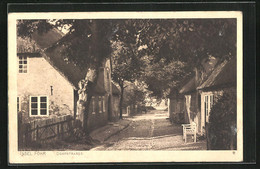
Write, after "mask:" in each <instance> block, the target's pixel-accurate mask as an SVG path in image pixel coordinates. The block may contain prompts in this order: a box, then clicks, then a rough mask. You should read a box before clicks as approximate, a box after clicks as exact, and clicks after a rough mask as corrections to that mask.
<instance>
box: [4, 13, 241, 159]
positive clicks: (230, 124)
mask: <svg viewBox="0 0 260 169" xmlns="http://www.w3.org/2000/svg"><path fill="white" fill-rule="evenodd" d="M242 22H243V19H242V12H239V11H214V12H211V11H207V12H204V11H200V12H192V11H186V12H48V13H47V12H46V13H44V12H43V13H40V12H38V13H29V12H27V13H9V14H8V99H9V100H8V106H9V108H8V110H9V112H8V119H9V121H8V137H9V140H8V146H9V147H8V150H9V153H8V155H9V157H8V158H9V163H10V164H36V163H37V164H39V163H62V164H64V163H73V164H75V163H114V162H120V163H121V162H242V161H243V95H242V94H243V56H242V53H243V52H242V50H243V48H242V46H243V45H242Z"/></svg>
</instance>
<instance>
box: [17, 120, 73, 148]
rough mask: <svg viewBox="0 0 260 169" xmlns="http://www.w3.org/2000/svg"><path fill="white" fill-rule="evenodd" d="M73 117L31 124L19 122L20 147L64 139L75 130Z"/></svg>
mask: <svg viewBox="0 0 260 169" xmlns="http://www.w3.org/2000/svg"><path fill="white" fill-rule="evenodd" d="M73 123H74V119H73V117H72V116H70V115H67V116H61V117H55V118H50V119H40V120H36V121H33V122H30V123H24V124H23V123H22V122H21V120H19V121H18V126H19V128H18V146H19V148H23V147H30V146H31V145H32V144H33V143H37V144H38V143H39V144H42V143H45V142H47V141H52V140H56V139H63V138H64V137H66V136H68V135H69V133H70V132H71V131H72V130H73Z"/></svg>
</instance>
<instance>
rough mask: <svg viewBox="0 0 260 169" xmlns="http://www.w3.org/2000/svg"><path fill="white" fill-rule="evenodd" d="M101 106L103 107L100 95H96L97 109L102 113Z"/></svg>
mask: <svg viewBox="0 0 260 169" xmlns="http://www.w3.org/2000/svg"><path fill="white" fill-rule="evenodd" d="M102 108H103V106H102V96H98V111H99V113H103V112H102Z"/></svg>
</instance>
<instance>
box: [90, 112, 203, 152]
mask: <svg viewBox="0 0 260 169" xmlns="http://www.w3.org/2000/svg"><path fill="white" fill-rule="evenodd" d="M167 117H168V113H167V111H162V110H152V111H149V112H148V113H147V114H139V115H136V116H134V117H131V118H129V120H131V123H130V125H129V126H128V127H127V128H126V129H124V130H123V131H121V132H119V133H118V134H116V135H114V136H112V137H110V138H109V139H108V140H106V141H105V142H104V144H102V145H100V146H97V147H95V148H93V149H91V150H92V151H97V150H203V149H206V143H205V140H202V141H198V142H197V143H193V142H192V140H191V138H190V140H188V142H187V143H184V141H183V140H182V127H181V125H180V124H171V123H170V121H169V120H168V119H167Z"/></svg>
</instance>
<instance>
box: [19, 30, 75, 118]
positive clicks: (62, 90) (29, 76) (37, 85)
mask: <svg viewBox="0 0 260 169" xmlns="http://www.w3.org/2000/svg"><path fill="white" fill-rule="evenodd" d="M50 32H51V33H46V34H45V35H46V36H48V37H50V38H48V44H47V42H46V43H45V44H43V45H42V46H40V45H39V44H37V43H36V41H34V40H32V39H31V38H21V37H18V38H17V67H18V71H17V94H18V97H17V110H18V111H23V112H24V113H23V119H24V122H25V121H32V120H35V119H39V118H48V117H52V116H59V115H63V114H70V115H72V116H73V114H74V112H75V107H74V93H75V92H76V86H75V85H74V84H73V83H72V82H71V81H70V80H69V79H68V76H67V75H66V74H63V73H62V72H61V71H59V70H58V69H57V67H54V65H55V64H56V61H52V60H49V59H47V58H46V55H45V54H44V53H43V50H42V47H44V45H46V46H47V45H51V44H52V43H54V42H55V41H57V40H58V39H60V38H61V37H62V35H61V34H60V33H58V31H57V30H51V31H50ZM55 32H56V33H55ZM53 34H55V35H56V36H50V35H53Z"/></svg>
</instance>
